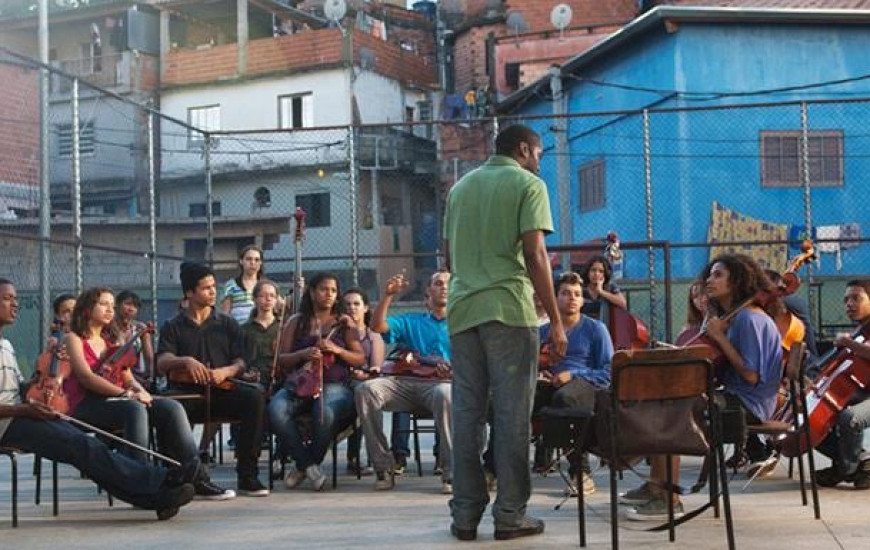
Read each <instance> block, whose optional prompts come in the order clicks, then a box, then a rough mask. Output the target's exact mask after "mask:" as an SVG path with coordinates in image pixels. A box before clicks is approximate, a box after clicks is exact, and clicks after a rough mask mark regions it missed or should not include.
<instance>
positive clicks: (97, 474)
mask: <svg viewBox="0 0 870 550" xmlns="http://www.w3.org/2000/svg"><path fill="white" fill-rule="evenodd" d="M0 445H8V446H10V447H15V448H16V449H21V450H22V451H25V452H31V453H36V454H38V455H39V456H41V457H43V458H47V459H49V460H56V461H58V462H65V463H67V464H71V465H72V466H75V467H76V468H78V469H79V470H81V472H82V473H83V474H85V475H86V476H88V477H89V478H90V479H92V480H93V481H94V482H95V483H96V484H98V485H99V486H100V487H102V488H103V489H105V490H106V491H108V492H109V494H111V495H112V496H114V497H116V498H119V499H121V500H123V501H125V502H129V503H130V504H132V505H133V506H138V507H139V508H144V509H147V510H153V509H154V506H155V500H156V498H157V495H158V493H159V492H160V490H161V486H162V484H163V481H164V479H165V478H166V470H164V469H163V468H157V467H154V466H151V465H149V464H143V463H142V462H138V461H136V460H133V459H132V458H128V457H126V456H123V455H121V454H118V453H115V452H112V451H111V450H110V449H109V448H108V447H106V445H104V444H103V443H102V442H101V441H100V440H98V439H97V438H95V437H91V436H89V435H87V434H86V433H84V432H82V431H81V430H79V429H78V428H76V427H74V426H73V425H72V424H70V423H68V422H64V421H62V420H34V419H31V418H21V417H17V418H13V419H12V423H11V424H10V425H9V428H8V429H7V430H6V433H5V434H3V437H2V438H0Z"/></svg>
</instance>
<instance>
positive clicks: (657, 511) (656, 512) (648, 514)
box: [625, 498, 685, 521]
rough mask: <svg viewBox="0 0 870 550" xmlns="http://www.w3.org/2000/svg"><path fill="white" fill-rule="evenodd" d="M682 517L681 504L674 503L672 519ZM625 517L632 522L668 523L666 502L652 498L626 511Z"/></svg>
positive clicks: (662, 499)
mask: <svg viewBox="0 0 870 550" xmlns="http://www.w3.org/2000/svg"><path fill="white" fill-rule="evenodd" d="M684 515H685V514H684V512H683V503H682V502H675V503H674V519H679V518H681V517H683V516H684ZM625 517H626V519H630V520H632V521H668V502H667V500H665V499H664V498H654V499H653V500H651V501H649V502H647V503H646V504H641V505H640V506H637V507H635V508H630V509H628V510H626V512H625Z"/></svg>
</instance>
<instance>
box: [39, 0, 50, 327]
mask: <svg viewBox="0 0 870 550" xmlns="http://www.w3.org/2000/svg"><path fill="white" fill-rule="evenodd" d="M38 17H39V61H40V62H41V63H42V64H43V66H42V67H41V68H40V69H39V341H40V342H45V341H46V340H48V332H49V327H48V320H49V319H51V240H50V239H51V179H50V178H49V173H48V171H49V164H50V162H51V158H50V156H49V154H50V153H49V151H50V143H49V138H50V136H49V129H48V117H49V114H50V110H51V106H50V104H49V100H48V79H49V72H48V69H46V68H45V65H47V64H48V0H39V15H38Z"/></svg>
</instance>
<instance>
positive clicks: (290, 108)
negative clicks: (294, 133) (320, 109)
mask: <svg viewBox="0 0 870 550" xmlns="http://www.w3.org/2000/svg"><path fill="white" fill-rule="evenodd" d="M312 126H314V95H313V94H311V93H305V94H293V95H282V96H278V127H279V128H281V129H290V130H292V129H293V128H311V127H312Z"/></svg>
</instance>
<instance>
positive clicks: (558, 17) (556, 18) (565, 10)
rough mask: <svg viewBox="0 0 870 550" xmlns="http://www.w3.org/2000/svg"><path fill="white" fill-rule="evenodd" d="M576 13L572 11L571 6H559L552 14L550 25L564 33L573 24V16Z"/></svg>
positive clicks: (554, 8)
mask: <svg viewBox="0 0 870 550" xmlns="http://www.w3.org/2000/svg"><path fill="white" fill-rule="evenodd" d="M572 15H574V13H573V12H572V11H571V6H569V5H568V4H557V5H556V6H555V7H553V11H551V12H550V23H552V24H553V26H554V27H556V28H557V29H559V30H560V31H564V30H565V29H566V28H568V25H570V24H571V16H572Z"/></svg>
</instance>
